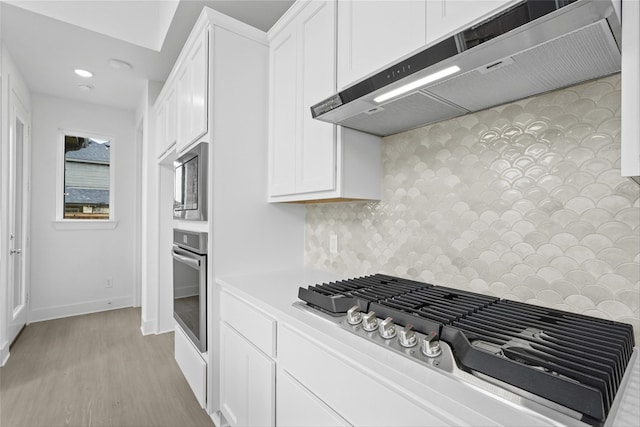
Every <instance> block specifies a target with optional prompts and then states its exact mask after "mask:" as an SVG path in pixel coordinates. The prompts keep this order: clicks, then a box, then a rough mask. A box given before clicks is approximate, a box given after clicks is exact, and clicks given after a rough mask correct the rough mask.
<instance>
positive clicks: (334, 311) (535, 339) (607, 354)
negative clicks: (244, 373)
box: [294, 274, 637, 426]
mask: <svg viewBox="0 0 640 427" xmlns="http://www.w3.org/2000/svg"><path fill="white" fill-rule="evenodd" d="M298 296H299V298H300V299H301V300H302V301H304V302H305V303H302V302H296V303H295V304H294V305H296V306H298V307H300V308H302V309H304V310H308V311H310V312H312V313H314V314H315V315H319V316H321V317H324V318H326V319H328V320H330V321H331V322H334V323H336V324H337V325H339V326H340V327H342V328H344V329H346V330H348V331H350V332H352V333H354V334H356V335H358V336H360V337H362V338H363V339H367V340H370V341H372V342H374V343H377V344H379V345H381V346H383V347H385V348H387V349H388V350H389V351H395V352H397V353H400V354H402V355H403V356H406V357H407V358H410V359H412V360H414V361H415V362H417V363H421V364H423V365H425V367H428V368H430V369H437V370H439V371H441V372H445V373H448V374H451V375H455V376H457V377H459V378H460V379H461V380H463V381H467V382H469V383H471V384H472V385H473V386H475V387H480V388H486V390H487V392H489V393H491V392H492V390H495V387H496V386H498V387H499V388H500V390H504V391H505V392H507V393H510V394H511V395H513V396H515V399H513V401H515V402H516V403H517V404H519V405H521V406H522V407H523V408H524V407H526V408H527V409H528V410H535V411H537V412H539V413H541V414H543V415H545V416H547V417H549V418H550V419H552V420H555V421H557V422H558V423H559V424H560V425H566V424H571V425H592V426H600V425H604V424H605V421H606V420H607V419H608V418H613V415H614V413H615V412H616V411H617V409H616V408H617V406H616V405H614V401H615V398H616V396H617V394H618V393H619V392H620V389H621V385H622V384H623V378H624V377H625V372H626V371H627V366H628V365H630V362H631V361H632V359H633V358H636V357H637V355H636V353H637V352H634V336H633V328H632V326H631V325H628V324H624V323H618V322H614V321H609V320H603V319H598V318H594V317H589V316H584V315H580V314H575V313H569V312H564V311H560V310H554V309H550V308H545V307H538V306H534V305H530V304H525V303H519V302H514V301H508V300H500V299H499V298H496V297H491V296H486V295H481V294H476V293H471V292H465V291H461V290H456V289H451V288H446V287H442V286H434V285H431V284H428V283H422V282H416V281H412V280H407V279H401V278H397V277H393V276H386V275H382V274H376V275H372V276H366V277H361V278H356V279H349V280H344V281H339V282H331V283H325V284H321V285H317V286H310V287H308V288H300V290H299V294H298ZM630 376H631V374H630V373H628V374H627V377H630ZM425 378H426V377H425ZM628 382H629V381H628V380H627V381H626V382H624V384H627V383H628ZM635 387H637V384H636V385H635ZM502 396H503V395H502ZM503 397H504V396H503ZM567 419H569V420H572V421H570V422H568V423H567Z"/></svg>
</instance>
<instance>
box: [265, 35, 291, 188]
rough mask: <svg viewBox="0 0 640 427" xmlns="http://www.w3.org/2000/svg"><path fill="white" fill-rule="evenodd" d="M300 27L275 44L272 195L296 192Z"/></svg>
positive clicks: (270, 180) (270, 112)
mask: <svg viewBox="0 0 640 427" xmlns="http://www.w3.org/2000/svg"><path fill="white" fill-rule="evenodd" d="M296 41H297V38H296V28H295V27H294V26H291V27H289V28H286V29H285V30H284V31H283V32H282V33H280V34H279V35H278V37H277V38H274V39H273V40H272V41H271V48H270V62H271V64H270V73H271V76H270V79H271V83H270V86H271V91H270V97H271V100H270V109H269V115H270V118H269V121H270V131H269V132H270V134H269V144H270V145H269V192H270V194H271V195H274V196H280V195H284V194H293V193H294V192H295V189H296V85H297V83H296V75H297V70H296Z"/></svg>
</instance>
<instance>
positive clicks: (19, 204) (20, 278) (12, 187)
mask: <svg viewBox="0 0 640 427" xmlns="http://www.w3.org/2000/svg"><path fill="white" fill-rule="evenodd" d="M9 109H10V118H9V173H10V178H9V206H10V209H9V240H10V241H9V254H10V259H9V299H8V304H9V307H8V308H9V310H8V311H9V325H8V326H9V328H8V341H9V342H12V341H13V340H15V338H16V336H17V335H18V333H20V331H21V330H22V328H23V327H24V326H25V325H26V323H27V311H28V310H27V303H28V298H27V296H28V294H27V280H26V279H27V277H26V271H27V270H26V258H25V252H26V249H27V243H28V239H27V227H26V224H27V222H26V212H27V202H28V197H27V191H28V190H27V183H28V177H27V174H26V171H27V168H26V167H25V165H26V164H27V162H26V161H25V160H26V159H27V158H28V147H29V130H30V129H29V123H30V121H29V114H28V112H27V110H26V109H25V108H24V106H23V104H22V103H21V102H20V100H19V99H18V97H17V96H16V95H15V94H14V93H12V94H11V99H10V106H9Z"/></svg>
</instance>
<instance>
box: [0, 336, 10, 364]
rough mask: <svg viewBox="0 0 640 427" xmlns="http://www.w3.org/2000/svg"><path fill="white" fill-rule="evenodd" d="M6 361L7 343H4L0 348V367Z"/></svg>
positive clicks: (7, 355)
mask: <svg viewBox="0 0 640 427" xmlns="http://www.w3.org/2000/svg"><path fill="white" fill-rule="evenodd" d="M7 360H9V343H8V342H5V343H4V344H3V345H2V347H0V367H2V366H4V365H5V363H7Z"/></svg>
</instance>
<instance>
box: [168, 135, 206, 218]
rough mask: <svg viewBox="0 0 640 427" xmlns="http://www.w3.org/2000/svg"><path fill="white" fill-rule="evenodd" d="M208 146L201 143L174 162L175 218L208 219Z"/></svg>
mask: <svg viewBox="0 0 640 427" xmlns="http://www.w3.org/2000/svg"><path fill="white" fill-rule="evenodd" d="M207 154H208V145H207V143H206V142H201V143H199V144H198V145H196V146H195V147H193V148H192V149H190V150H189V151H187V152H186V153H185V154H183V155H181V156H180V157H178V159H177V160H176V161H175V162H174V168H175V173H174V186H173V188H174V190H173V217H174V218H176V219H187V220H192V221H204V220H206V219H207Z"/></svg>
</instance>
